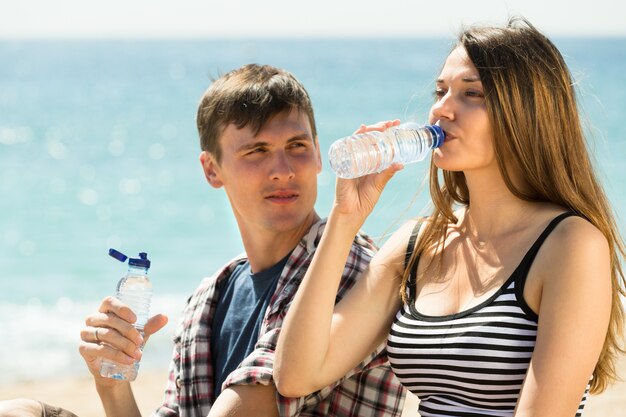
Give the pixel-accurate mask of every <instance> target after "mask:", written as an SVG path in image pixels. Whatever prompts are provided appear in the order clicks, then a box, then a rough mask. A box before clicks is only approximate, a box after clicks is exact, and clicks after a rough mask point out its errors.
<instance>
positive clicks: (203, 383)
mask: <svg viewBox="0 0 626 417" xmlns="http://www.w3.org/2000/svg"><path fill="white" fill-rule="evenodd" d="M325 224H326V220H320V221H319V222H317V223H316V224H314V225H313V226H312V227H311V229H310V230H309V232H308V233H307V234H306V235H305V236H304V238H303V239H302V240H301V241H300V243H299V244H298V246H296V248H295V249H294V250H293V252H292V253H291V255H290V257H289V259H288V261H287V264H286V265H285V268H284V269H283V271H282V273H281V276H280V278H279V281H278V284H277V287H276V291H275V292H274V295H273V297H272V300H271V301H270V305H269V307H268V309H267V311H266V312H265V317H264V320H263V325H262V326H261V332H260V336H259V340H258V342H257V343H256V346H255V349H254V351H253V352H252V353H251V354H250V355H249V356H248V357H246V358H245V359H244V360H243V362H242V363H241V364H240V365H239V366H238V367H237V369H235V370H234V371H233V372H232V373H231V374H230V375H229V376H228V378H227V379H226V381H225V382H224V385H223V386H222V388H226V387H228V386H231V385H253V384H263V385H269V384H272V383H273V381H272V371H273V366H274V351H275V349H276V342H277V340H278V334H279V332H280V327H281V326H282V323H283V320H284V318H285V314H286V312H287V309H288V308H289V305H290V304H291V301H292V300H293V297H294V296H295V294H296V291H297V289H298V286H299V285H300V282H301V281H302V278H303V277H304V273H305V271H306V268H307V267H308V266H309V263H310V262H311V258H312V257H313V253H314V251H315V248H316V247H317V245H318V243H319V240H320V238H321V235H322V231H323V229H324V226H325ZM375 251H376V247H375V246H374V245H373V243H372V242H371V240H369V238H368V237H367V236H365V235H363V234H359V235H357V237H356V238H355V240H354V243H353V244H352V249H351V250H350V255H349V257H348V260H347V262H346V267H345V269H344V272H343V277H342V280H341V284H340V287H339V291H338V293H337V300H336V301H339V300H340V299H341V298H342V297H343V295H344V294H345V293H346V291H347V290H349V289H350V288H351V287H352V286H353V285H354V283H355V282H356V279H357V278H358V276H359V275H360V274H361V272H362V271H363V270H364V269H365V268H366V267H367V265H368V264H369V262H370V260H371V258H372V256H373V254H374V252H375ZM242 262H245V258H244V257H239V258H236V259H234V260H233V261H231V262H230V263H228V264H227V265H226V266H225V267H224V268H222V269H221V270H220V271H219V272H218V273H217V274H215V275H214V276H212V277H210V278H206V279H204V280H203V281H202V283H201V284H200V286H199V287H198V288H197V289H196V292H195V293H194V294H193V295H192V296H191V297H190V299H189V301H188V303H187V306H186V307H185V309H184V311H183V315H182V318H181V320H180V323H179V325H178V328H177V330H176V335H175V337H174V343H175V347H174V355H173V358H172V362H171V363H170V373H169V379H168V383H167V387H166V390H165V398H164V401H163V404H162V405H161V407H159V409H157V410H156V412H155V414H154V415H155V416H161V417H165V416H167V417H172V416H180V417H206V416H207V415H208V413H209V410H210V409H211V405H212V404H213V402H214V401H215V398H214V395H213V392H214V389H213V385H214V380H213V367H212V360H211V343H210V340H211V323H212V318H213V315H214V312H215V307H216V305H217V300H218V297H219V294H218V291H217V290H216V287H217V284H218V283H219V282H220V281H221V280H223V279H225V278H227V277H228V276H230V274H231V273H232V272H233V270H234V269H235V267H236V266H237V265H239V264H241V263H242ZM404 394H405V390H404V388H403V387H402V386H401V385H400V383H399V382H398V380H397V379H396V378H395V376H394V375H393V373H392V371H391V369H390V367H389V362H388V361H387V354H386V351H385V349H384V344H383V345H381V346H380V347H379V348H378V350H377V351H376V352H373V353H372V354H371V355H370V356H369V357H368V358H367V359H366V360H365V361H364V362H362V363H361V364H360V365H359V366H358V367H357V368H355V369H354V370H352V371H351V372H350V373H349V374H348V375H346V376H345V377H344V378H343V379H341V380H340V381H337V382H336V383H334V384H332V385H331V386H328V387H326V388H323V389H321V390H320V391H317V392H315V393H313V394H310V395H308V396H306V397H302V398H286V397H282V396H280V395H278V394H277V404H278V410H279V414H280V415H281V416H290V417H292V416H301V417H304V416H337V417H356V416H372V417H382V416H400V414H401V413H402V407H403V405H404Z"/></svg>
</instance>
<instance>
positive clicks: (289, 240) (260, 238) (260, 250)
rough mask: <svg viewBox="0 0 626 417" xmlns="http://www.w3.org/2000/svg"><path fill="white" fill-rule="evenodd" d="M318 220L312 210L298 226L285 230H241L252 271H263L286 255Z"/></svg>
mask: <svg viewBox="0 0 626 417" xmlns="http://www.w3.org/2000/svg"><path fill="white" fill-rule="evenodd" d="M318 220H319V216H318V215H317V213H316V212H315V211H312V212H311V213H310V214H309V216H307V218H306V219H305V221H303V222H302V223H301V224H300V225H299V226H298V227H296V228H293V229H290V230H286V231H269V230H259V229H257V230H254V231H251V230H241V228H240V232H241V238H242V240H243V246H244V248H245V251H246V255H247V256H248V261H249V262H250V267H251V269H252V272H253V273H257V272H261V271H264V270H266V269H268V268H270V267H271V266H273V265H275V264H276V263H277V262H279V261H280V260H281V259H283V258H284V257H285V256H287V255H288V254H289V253H290V252H291V251H292V250H293V249H294V248H295V247H296V246H297V245H298V243H299V242H300V241H301V240H302V238H303V237H304V235H306V233H307V232H308V231H309V229H310V228H311V226H312V225H313V224H314V223H315V222H317V221H318Z"/></svg>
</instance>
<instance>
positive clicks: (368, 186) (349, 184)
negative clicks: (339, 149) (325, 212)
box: [333, 119, 403, 230]
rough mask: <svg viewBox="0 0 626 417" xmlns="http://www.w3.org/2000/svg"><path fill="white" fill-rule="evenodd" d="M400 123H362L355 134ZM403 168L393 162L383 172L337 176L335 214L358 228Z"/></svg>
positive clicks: (391, 121)
mask: <svg viewBox="0 0 626 417" xmlns="http://www.w3.org/2000/svg"><path fill="white" fill-rule="evenodd" d="M399 124H400V121H399V120H397V119H396V120H390V121H385V122H378V123H376V124H373V125H369V126H366V125H361V127H359V128H358V129H357V130H356V131H355V132H354V134H359V133H365V132H372V131H378V132H382V131H384V130H386V129H388V128H390V127H393V126H398V125H399ZM402 168H403V165H402V164H392V165H391V166H390V167H389V168H387V169H385V170H384V171H382V172H379V173H375V174H370V175H366V176H363V177H360V178H354V179H344V178H337V185H336V189H335V203H334V207H333V212H334V215H335V216H337V215H340V216H342V217H344V216H345V219H344V220H347V221H350V222H352V223H353V225H354V226H355V228H356V229H357V230H358V229H359V228H360V227H361V226H362V225H363V223H364V222H365V219H366V218H367V216H368V215H369V214H370V213H371V212H372V210H373V209H374V206H375V205H376V202H377V201H378V199H379V197H380V195H381V194H382V192H383V189H384V188H385V185H386V184H387V182H388V181H389V180H390V179H391V177H393V175H394V174H395V173H396V172H398V171H399V170H401V169H402Z"/></svg>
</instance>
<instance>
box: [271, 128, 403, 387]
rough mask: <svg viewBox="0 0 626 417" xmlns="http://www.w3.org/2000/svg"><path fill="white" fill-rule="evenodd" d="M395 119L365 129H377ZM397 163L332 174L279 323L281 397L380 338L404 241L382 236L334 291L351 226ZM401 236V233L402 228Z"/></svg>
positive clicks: (312, 383)
mask: <svg viewBox="0 0 626 417" xmlns="http://www.w3.org/2000/svg"><path fill="white" fill-rule="evenodd" d="M397 123H398V122H397V121H394V122H387V123H381V124H379V125H377V126H375V127H370V128H366V127H362V128H361V129H359V130H358V131H357V133H360V132H363V131H365V130H373V129H377V130H384V129H385V128H387V127H389V126H392V125H395V124H397ZM400 168H401V166H399V165H394V166H392V167H390V168H388V169H387V170H385V171H383V172H381V173H380V174H372V175H368V176H366V177H362V178H357V179H354V180H344V179H338V180H337V188H336V196H335V202H334V205H333V209H332V210H331V214H330V216H329V218H328V222H327V224H326V227H325V230H324V234H323V236H322V239H321V241H320V244H319V246H318V247H317V250H316V252H315V255H314V257H313V260H312V262H311V265H310V266H309V268H308V269H307V272H306V274H305V277H304V279H303V281H302V283H301V284H300V288H299V290H298V292H297V294H296V296H295V297H294V301H293V302H292V304H291V307H290V308H289V312H288V313H287V317H286V318H285V321H284V323H283V327H282V329H281V334H280V337H279V340H278V345H277V350H276V362H275V366H274V379H275V381H276V385H277V388H278V391H279V392H280V393H281V394H282V395H284V396H288V397H294V396H303V395H306V394H308V393H310V392H313V391H316V390H318V389H320V388H322V387H324V386H327V385H329V384H331V383H332V382H334V381H336V380H338V379H340V378H341V377H342V376H343V375H344V374H346V373H347V372H348V371H350V370H351V369H352V368H354V367H355V366H356V365H358V363H359V362H361V361H362V360H363V358H365V357H366V356H367V355H368V354H370V353H371V352H372V351H374V350H375V348H376V347H377V346H378V345H379V344H380V343H381V342H382V341H383V339H384V336H385V335H386V333H387V330H388V328H389V324H390V322H391V319H392V318H393V315H394V313H395V310H396V309H397V307H398V303H399V301H398V289H399V285H400V281H399V278H400V274H401V271H402V267H403V264H402V259H403V258H402V252H403V249H406V241H405V242H404V245H403V247H402V245H400V246H401V247H402V249H401V247H399V246H398V241H399V240H400V238H399V237H397V235H398V234H396V235H394V238H392V239H390V242H389V243H388V244H385V245H384V246H383V248H382V249H381V251H380V252H379V253H378V254H377V255H376V256H375V257H374V259H373V260H372V262H371V264H370V267H369V268H368V269H367V271H366V272H365V273H364V276H363V277H361V278H360V279H359V281H358V282H357V284H356V285H355V287H354V288H352V289H351V290H350V291H349V293H348V295H347V296H346V297H345V298H344V299H343V300H342V301H341V302H340V303H339V304H338V305H337V308H336V309H335V306H334V303H335V297H336V294H337V289H338V286H339V282H340V279H341V275H342V272H343V269H344V266H345V263H346V259H347V257H348V253H349V251H350V247H351V245H352V241H353V239H354V236H355V234H356V233H357V231H358V230H359V228H360V227H361V225H362V224H363V223H364V221H365V219H366V218H367V216H368V215H369V213H370V212H371V211H372V209H373V208H374V205H375V204H376V202H377V201H378V198H379V197H380V194H381V193H382V190H383V188H384V187H385V185H386V183H387V181H389V179H390V178H391V177H392V176H393V174H394V173H395V172H396V171H397V170H399V169H400ZM406 239H407V240H408V233H406Z"/></svg>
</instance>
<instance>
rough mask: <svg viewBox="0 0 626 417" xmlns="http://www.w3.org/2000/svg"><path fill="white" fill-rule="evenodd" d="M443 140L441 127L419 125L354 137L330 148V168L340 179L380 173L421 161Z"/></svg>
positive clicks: (339, 141)
mask: <svg viewBox="0 0 626 417" xmlns="http://www.w3.org/2000/svg"><path fill="white" fill-rule="evenodd" d="M444 137H445V134H444V132H443V130H442V129H441V128H440V127H439V126H437V125H418V124H417V123H404V124H401V125H400V126H394V127H391V128H389V129H387V130H385V131H383V132H379V131H371V132H365V133H359V134H355V135H352V136H348V137H345V138H343V139H339V140H337V141H336V142H335V143H333V144H332V145H331V146H330V150H329V152H328V153H329V157H330V166H331V167H332V169H333V171H335V173H336V174H337V176H338V177H341V178H357V177H361V176H363V175H367V174H372V173H374V172H381V171H383V170H384V169H386V168H387V167H389V166H390V165H391V164H393V163H395V162H400V163H402V164H409V163H411V162H417V161H421V160H422V159H424V157H425V156H426V155H427V154H428V152H429V151H430V150H431V149H434V148H438V147H439V146H441V145H442V144H443V141H444Z"/></svg>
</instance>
